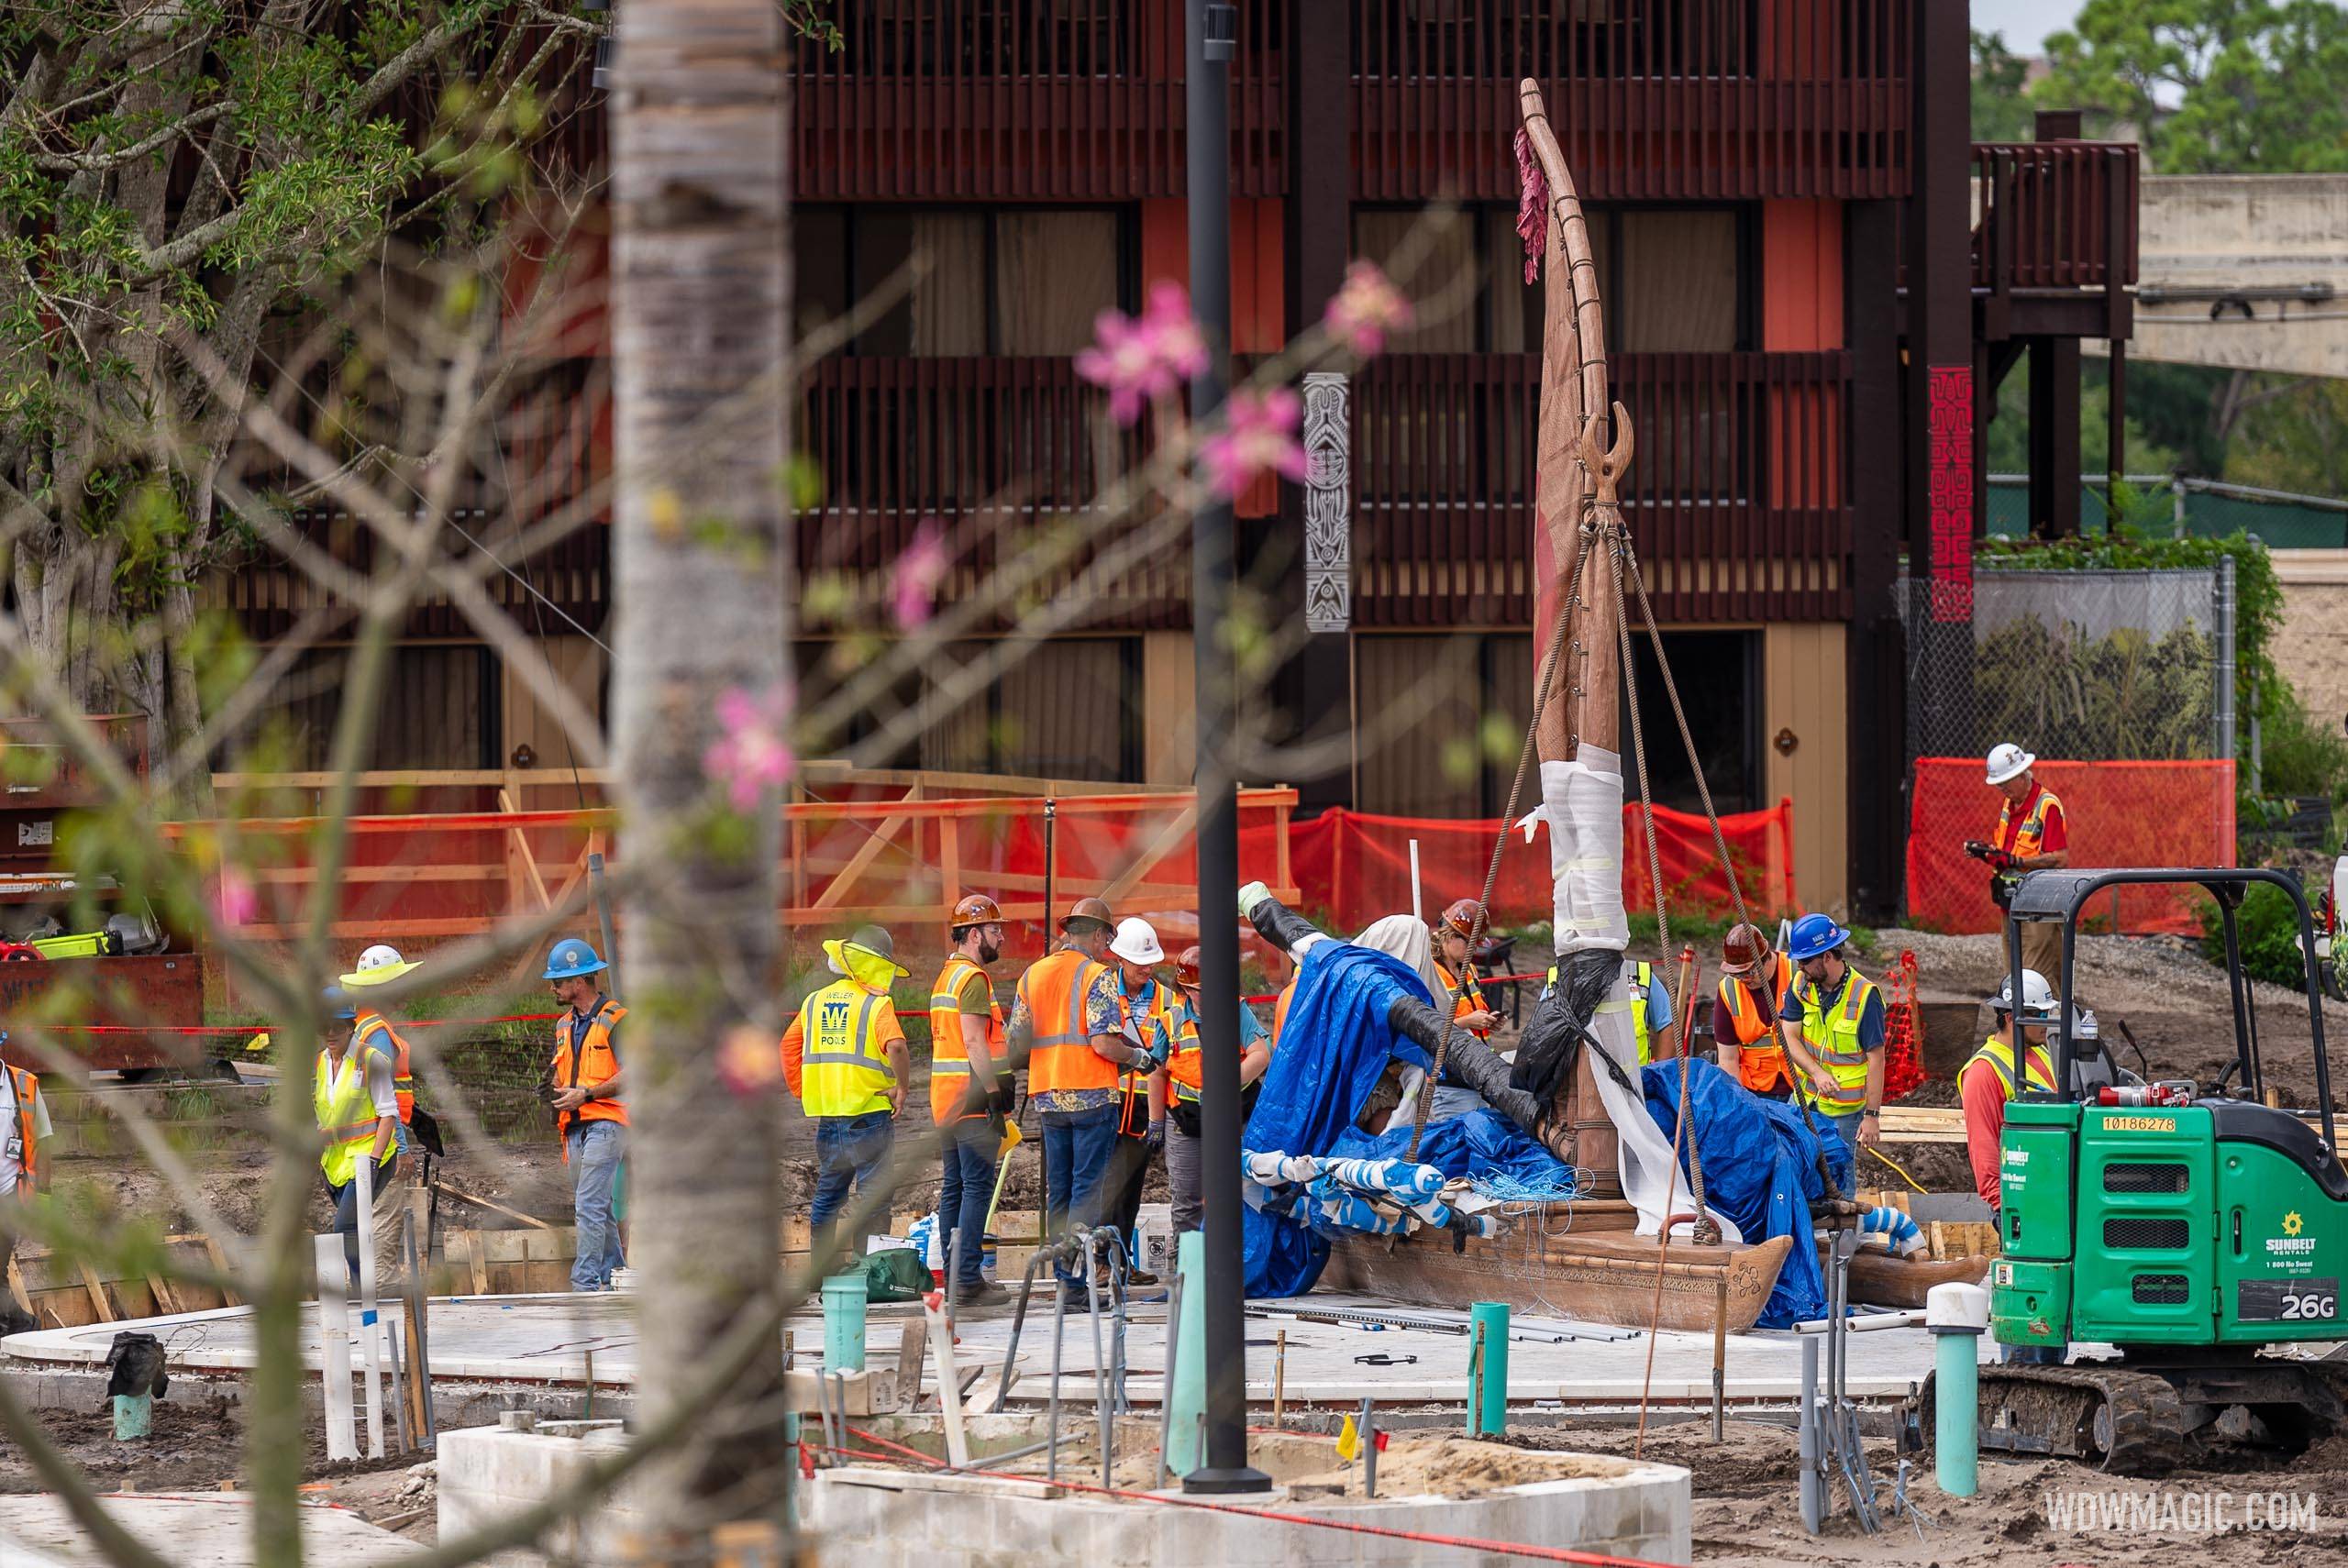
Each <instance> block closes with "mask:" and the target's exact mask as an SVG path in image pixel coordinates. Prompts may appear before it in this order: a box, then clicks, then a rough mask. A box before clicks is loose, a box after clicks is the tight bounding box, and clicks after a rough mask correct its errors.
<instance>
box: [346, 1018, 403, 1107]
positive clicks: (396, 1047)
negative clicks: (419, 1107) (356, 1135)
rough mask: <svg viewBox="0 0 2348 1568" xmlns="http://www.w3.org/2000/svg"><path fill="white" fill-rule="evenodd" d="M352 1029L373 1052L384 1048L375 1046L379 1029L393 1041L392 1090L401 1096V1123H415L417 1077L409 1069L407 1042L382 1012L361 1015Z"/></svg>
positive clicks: (362, 1043)
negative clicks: (375, 1034)
mask: <svg viewBox="0 0 2348 1568" xmlns="http://www.w3.org/2000/svg"><path fill="white" fill-rule="evenodd" d="M351 1029H352V1031H353V1032H355V1033H356V1034H357V1035H358V1036H359V1043H360V1044H361V1045H365V1046H367V1047H368V1048H369V1049H371V1050H376V1051H381V1050H382V1046H380V1045H377V1044H375V1043H374V1040H373V1036H374V1033H375V1031H377V1030H379V1029H380V1030H382V1032H383V1034H384V1037H385V1038H387V1039H388V1040H390V1041H391V1043H392V1050H391V1052H390V1055H391V1058H392V1090H393V1093H395V1094H397V1095H398V1096H399V1099H400V1121H402V1122H409V1121H415V1073H414V1072H413V1071H411V1070H410V1069H409V1067H408V1064H407V1042H406V1041H404V1040H403V1039H401V1038H400V1032H399V1031H398V1030H396V1029H393V1027H392V1025H391V1021H390V1020H388V1019H386V1018H385V1017H384V1016H383V1015H382V1013H380V1012H362V1013H360V1015H359V1018H358V1021H356V1022H355V1023H353V1024H352V1025H351Z"/></svg>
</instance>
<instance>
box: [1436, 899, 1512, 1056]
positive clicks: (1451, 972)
mask: <svg viewBox="0 0 2348 1568" xmlns="http://www.w3.org/2000/svg"><path fill="white" fill-rule="evenodd" d="M1482 912H1483V910H1482V907H1481V906H1480V905H1479V904H1478V903H1477V902H1476V900H1473V899H1461V900H1458V901H1457V902H1456V903H1455V904H1453V905H1452V906H1451V907H1450V908H1449V909H1447V910H1445V911H1443V918H1442V919H1441V920H1438V921H1436V922H1434V923H1433V924H1432V925H1431V926H1430V927H1429V928H1428V929H1429V930H1430V931H1431V932H1432V933H1434V967H1435V973H1436V974H1438V975H1440V976H1441V977H1443V984H1444V988H1445V991H1447V992H1448V993H1449V994H1450V996H1451V999H1452V1001H1451V1013H1452V1016H1453V1017H1454V1018H1456V1019H1457V1020H1458V1021H1459V1024H1460V1027H1461V1028H1463V1029H1465V1030H1467V1032H1468V1033H1470V1034H1472V1035H1474V1036H1475V1037H1476V1038H1477V1039H1479V1040H1490V1038H1491V1037H1492V1025H1494V1024H1496V1023H1498V1022H1499V1021H1501V1015H1500V1014H1499V1013H1496V1012H1494V1011H1493V1010H1491V1008H1490V1006H1489V1005H1487V1004H1486V1002H1485V1000H1484V988H1483V986H1482V984H1481V983H1480V982H1479V980H1478V978H1477V976H1476V965H1475V961H1474V957H1473V955H1471V954H1470V953H1469V952H1468V949H1467V944H1468V943H1469V942H1470V941H1472V940H1474V938H1475V934H1476V919H1477V917H1478V916H1479V915H1480V914H1481V913H1482Z"/></svg>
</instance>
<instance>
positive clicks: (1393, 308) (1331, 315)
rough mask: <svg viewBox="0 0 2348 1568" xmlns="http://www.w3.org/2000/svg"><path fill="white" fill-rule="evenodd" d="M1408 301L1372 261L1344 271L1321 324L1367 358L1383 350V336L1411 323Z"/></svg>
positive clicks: (1338, 339)
mask: <svg viewBox="0 0 2348 1568" xmlns="http://www.w3.org/2000/svg"><path fill="white" fill-rule="evenodd" d="M1411 322H1412V312H1411V302H1410V301H1409V300H1407V299H1405V298H1403V297H1402V291H1401V290H1400V289H1398V288H1396V287H1395V286H1394V284H1393V283H1392V282H1391V281H1390V280H1389V279H1388V278H1387V276H1386V274H1385V273H1384V272H1382V271H1379V266H1378V263H1377V262H1375V261H1357V262H1355V263H1354V264H1353V265H1352V266H1350V267H1348V268H1346V282H1345V286H1344V287H1343V288H1340V289H1339V290H1338V291H1337V292H1336V293H1334V294H1332V295H1330V296H1329V308H1328V309H1327V310H1326V311H1324V312H1323V313H1322V315H1321V324H1322V325H1323V326H1326V327H1327V328H1328V329H1329V335H1330V336H1331V337H1335V339H1336V340H1337V341H1338V342H1340V343H1342V344H1344V345H1345V346H1346V348H1350V349H1352V350H1353V351H1354V352H1355V353H1356V354H1357V355H1359V356H1360V357H1361V358H1363V359H1368V358H1370V356H1372V355H1374V354H1376V353H1377V352H1378V351H1379V349H1381V348H1385V347H1386V335H1387V334H1388V333H1389V332H1400V331H1401V330H1402V329H1404V328H1405V327H1408V326H1410V325H1411Z"/></svg>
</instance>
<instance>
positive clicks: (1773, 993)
mask: <svg viewBox="0 0 2348 1568" xmlns="http://www.w3.org/2000/svg"><path fill="white" fill-rule="evenodd" d="M1793 983H1794V965H1793V960H1792V959H1790V958H1789V957H1787V956H1786V955H1784V954H1782V953H1779V952H1777V951H1775V950H1774V949H1772V948H1771V947H1770V945H1769V939H1768V938H1767V936H1765V935H1763V934H1762V933H1761V929H1760V928H1759V927H1758V926H1753V925H1739V926H1735V927H1733V928H1732V929H1731V930H1730V932H1729V933H1728V935H1727V936H1726V937H1725V938H1724V939H1723V940H1722V943H1721V985H1720V995H1719V997H1718V999H1717V1000H1716V1004H1715V1005H1714V1007H1713V1008H1712V1039H1713V1042H1714V1043H1716V1044H1717V1045H1718V1046H1719V1047H1720V1056H1721V1066H1723V1067H1725V1068H1727V1069H1728V1070H1729V1071H1730V1072H1733V1073H1734V1074H1735V1075H1736V1077H1737V1081H1738V1082H1739V1083H1741V1084H1743V1085H1744V1087H1745V1088H1749V1089H1751V1090H1752V1091H1753V1092H1754V1093H1755V1094H1757V1095H1765V1096H1767V1098H1769V1099H1785V1098H1787V1096H1789V1095H1790V1094H1791V1093H1792V1092H1793V1075H1792V1074H1791V1073H1789V1071H1788V1070H1787V1068H1786V1053H1785V1049H1784V1047H1782V1046H1781V1045H1779V1044H1778V998H1779V997H1781V996H1784V995H1785V994H1786V992H1787V990H1788V989H1789V988H1791V987H1792V985H1793Z"/></svg>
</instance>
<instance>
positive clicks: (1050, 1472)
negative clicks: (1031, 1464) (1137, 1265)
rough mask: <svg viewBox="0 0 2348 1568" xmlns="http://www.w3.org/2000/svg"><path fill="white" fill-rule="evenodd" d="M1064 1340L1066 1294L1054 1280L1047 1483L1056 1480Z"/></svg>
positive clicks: (1046, 1428)
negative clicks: (1061, 1360)
mask: <svg viewBox="0 0 2348 1568" xmlns="http://www.w3.org/2000/svg"><path fill="white" fill-rule="evenodd" d="M1067 1339H1068V1292H1067V1290H1066V1289H1064V1288H1062V1286H1061V1285H1060V1282H1059V1281H1058V1279H1057V1278H1055V1279H1054V1280H1053V1281H1052V1392H1051V1397H1050V1400H1049V1402H1048V1403H1047V1406H1046V1407H1045V1416H1044V1436H1045V1440H1046V1441H1048V1442H1049V1443H1050V1444H1051V1446H1050V1447H1049V1448H1047V1449H1046V1450H1045V1451H1044V1479H1045V1480H1047V1481H1057V1480H1058V1479H1059V1478H1060V1347H1061V1345H1062V1344H1063V1343H1065V1342H1067ZM1006 1370H1007V1369H1006ZM1006 1386H1007V1385H1006Z"/></svg>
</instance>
